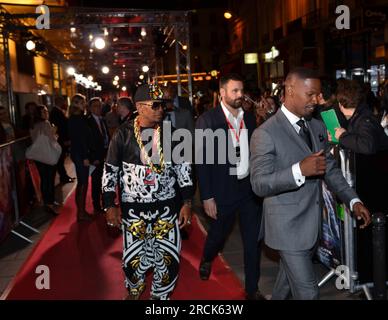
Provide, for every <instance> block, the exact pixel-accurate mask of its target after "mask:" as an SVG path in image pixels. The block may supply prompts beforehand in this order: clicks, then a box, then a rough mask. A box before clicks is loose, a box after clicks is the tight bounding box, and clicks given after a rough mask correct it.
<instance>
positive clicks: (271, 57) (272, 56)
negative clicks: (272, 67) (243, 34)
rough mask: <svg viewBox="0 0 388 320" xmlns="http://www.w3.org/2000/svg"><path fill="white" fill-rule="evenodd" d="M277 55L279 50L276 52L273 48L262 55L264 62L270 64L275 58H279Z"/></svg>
mask: <svg viewBox="0 0 388 320" xmlns="http://www.w3.org/2000/svg"><path fill="white" fill-rule="evenodd" d="M279 54H280V52H279V50H277V49H276V48H275V47H272V48H271V51H269V52H266V53H264V61H265V62H272V61H273V60H274V59H275V58H276V57H278V56H279Z"/></svg>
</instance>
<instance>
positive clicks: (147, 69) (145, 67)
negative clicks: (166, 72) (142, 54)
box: [141, 66, 150, 72]
mask: <svg viewBox="0 0 388 320" xmlns="http://www.w3.org/2000/svg"><path fill="white" fill-rule="evenodd" d="M141 70H142V71H143V72H148V71H149V70H150V68H149V67H148V66H142V68H141Z"/></svg>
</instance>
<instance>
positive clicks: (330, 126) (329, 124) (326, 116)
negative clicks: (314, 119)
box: [321, 109, 341, 143]
mask: <svg viewBox="0 0 388 320" xmlns="http://www.w3.org/2000/svg"><path fill="white" fill-rule="evenodd" d="M321 116H322V119H323V122H324V123H325V125H326V128H327V130H329V132H330V134H331V140H332V142H333V143H338V140H337V139H336V138H335V130H334V129H335V128H340V127H341V125H340V124H339V121H338V118H337V115H336V114H335V110H334V109H329V110H327V111H322V112H321Z"/></svg>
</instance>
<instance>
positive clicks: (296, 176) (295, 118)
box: [281, 104, 361, 211]
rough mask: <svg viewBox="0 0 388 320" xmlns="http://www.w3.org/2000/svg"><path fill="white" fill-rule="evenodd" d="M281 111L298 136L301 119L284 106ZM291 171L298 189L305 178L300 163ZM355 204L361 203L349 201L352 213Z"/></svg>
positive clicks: (355, 199) (293, 166) (358, 200)
mask: <svg viewBox="0 0 388 320" xmlns="http://www.w3.org/2000/svg"><path fill="white" fill-rule="evenodd" d="M281 110H282V112H283V113H284V115H285V116H286V118H287V119H288V121H290V123H291V125H292V126H293V127H294V129H295V130H296V132H297V133H298V134H299V130H300V129H301V127H300V126H299V125H298V124H297V122H298V121H299V120H300V119H301V118H299V117H298V116H297V115H295V114H293V113H292V112H290V111H289V110H288V109H287V107H286V106H285V105H284V104H283V105H282V107H281ZM302 119H303V118H302ZM303 120H304V119H303ZM306 126H308V125H307V123H306ZM291 169H292V175H293V176H294V179H295V183H296V185H297V186H298V187H300V186H301V185H303V184H304V183H305V181H306V177H305V176H304V175H302V171H301V170H300V162H298V163H295V164H293V165H292V168H291ZM356 202H361V200H360V199H358V198H354V199H352V201H350V210H351V211H353V205H354V204H355V203H356Z"/></svg>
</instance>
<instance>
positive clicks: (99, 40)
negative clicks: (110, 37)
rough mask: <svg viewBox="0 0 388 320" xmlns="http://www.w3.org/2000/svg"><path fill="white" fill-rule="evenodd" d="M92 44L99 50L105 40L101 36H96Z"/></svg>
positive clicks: (103, 46) (103, 45) (102, 47)
mask: <svg viewBox="0 0 388 320" xmlns="http://www.w3.org/2000/svg"><path fill="white" fill-rule="evenodd" d="M94 46H95V47H96V48H97V49H99V50H102V49H104V48H105V40H104V39H103V38H100V37H98V38H96V40H94Z"/></svg>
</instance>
